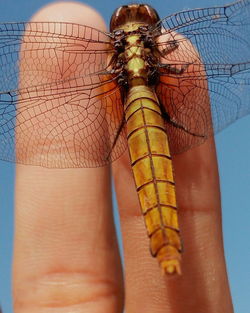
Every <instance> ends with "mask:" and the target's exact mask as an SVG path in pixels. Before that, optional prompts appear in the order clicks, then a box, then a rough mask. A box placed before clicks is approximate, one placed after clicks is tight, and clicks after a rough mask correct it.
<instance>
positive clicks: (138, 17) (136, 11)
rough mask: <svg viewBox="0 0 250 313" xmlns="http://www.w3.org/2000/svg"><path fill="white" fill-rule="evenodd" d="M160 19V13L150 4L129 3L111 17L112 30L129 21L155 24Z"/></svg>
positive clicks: (121, 26)
mask: <svg viewBox="0 0 250 313" xmlns="http://www.w3.org/2000/svg"><path fill="white" fill-rule="evenodd" d="M159 20H160V18H159V15H158V13H157V12H156V11H155V9H153V8H152V7H151V6H149V5H148V4H128V5H123V6H121V7H119V8H118V9H116V10H115V12H114V13H113V15H112V17H111V19H110V32H113V31H114V30H116V29H120V28H123V27H124V25H126V24H128V23H131V22H132V23H135V24H138V26H139V25H153V24H155V23H156V22H158V21H159Z"/></svg>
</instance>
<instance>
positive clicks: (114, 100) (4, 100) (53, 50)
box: [0, 22, 126, 168]
mask: <svg viewBox="0 0 250 313" xmlns="http://www.w3.org/2000/svg"><path fill="white" fill-rule="evenodd" d="M112 53H113V49H112V45H111V44H110V42H109V37H108V35H106V34H105V33H103V32H101V31H98V30H95V29H93V28H91V27H87V26H82V25H76V24H69V23H47V22H46V23H37V22H34V23H27V24H23V23H9V24H1V25H0V66H1V68H0V90H1V92H0V142H1V145H0V158H1V159H3V160H8V161H15V162H18V163H24V164H32V165H42V166H46V167H56V168H67V167H96V166H103V165H106V164H108V163H109V162H110V161H111V160H113V159H116V158H118V157H119V156H120V155H121V154H122V152H123V151H124V149H125V148H126V143H125V142H124V141H123V139H122V138H123V137H122V135H123V132H121V136H120V139H119V140H116V144H115V145H114V144H113V143H114V141H115V138H116V134H117V133H118V130H119V129H120V125H121V124H122V122H123V106H122V99H121V95H120V87H119V86H117V84H116V76H115V75H114V74H110V64H109V61H110V59H111V57H112Z"/></svg>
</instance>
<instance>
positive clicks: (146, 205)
mask: <svg viewBox="0 0 250 313" xmlns="http://www.w3.org/2000/svg"><path fill="white" fill-rule="evenodd" d="M125 118H126V122H127V139H128V146H129V153H130V159H131V165H132V170H133V174H134V179H135V184H136V190H137V193H138V196H139V201H140V206H141V210H142V214H143V216H144V220H145V224H146V227H147V232H148V236H149V237H150V249H151V253H152V255H153V256H154V257H157V259H158V261H159V263H160V264H161V267H162V268H163V270H164V272H167V273H175V272H177V273H179V274H180V272H181V269H180V259H181V256H180V252H181V241H180V236H179V225H178V217H177V205H176V195H175V183H174V176H173V166H172V159H171V155H170V151H169V145H168V137H167V133H166V131H165V128H164V121H163V118H162V115H161V110H160V107H159V103H158V100H157V98H156V96H155V94H154V92H153V91H152V90H151V89H150V88H149V87H147V86H143V85H141V86H134V87H132V88H131V89H130V90H129V92H128V96H127V101H126V104H125Z"/></svg>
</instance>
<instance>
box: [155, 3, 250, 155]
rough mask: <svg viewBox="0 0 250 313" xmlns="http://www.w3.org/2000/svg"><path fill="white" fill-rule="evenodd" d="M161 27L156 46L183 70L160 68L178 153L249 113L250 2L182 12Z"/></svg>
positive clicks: (168, 61) (162, 98)
mask: <svg viewBox="0 0 250 313" xmlns="http://www.w3.org/2000/svg"><path fill="white" fill-rule="evenodd" d="M162 26H163V30H162V35H161V36H160V37H159V38H158V45H157V48H158V49H159V50H160V51H162V52H165V51H170V52H168V53H165V54H164V53H163V54H164V57H163V58H162V64H172V67H173V68H176V69H181V68H183V69H184V71H183V72H181V73H179V74H177V73H174V72H173V71H171V72H170V71H169V69H166V68H164V67H161V68H160V73H161V78H160V84H159V85H158V87H157V93H158V95H159V98H160V102H161V103H162V104H163V106H164V107H165V109H166V111H167V112H168V113H169V116H170V120H171V119H172V120H173V121H174V123H172V124H171V123H167V127H168V130H169V132H170V134H171V145H172V150H173V152H175V153H177V152H182V151H184V150H187V149H189V148H191V147H193V146H195V145H197V144H200V143H202V142H203V141H204V140H205V139H206V138H208V136H210V135H212V134H213V133H216V132H218V131H220V130H222V129H223V128H225V127H226V126H228V125H229V124H231V123H232V122H234V121H235V120H237V119H238V118H240V117H242V116H244V115H246V114H249V112H250V1H249V0H243V1H238V2H235V3H233V4H231V5H228V6H225V7H214V8H208V9H197V10H190V11H184V12H180V13H177V14H175V15H172V16H169V17H167V18H165V19H163V20H162V25H161V26H160V25H158V29H159V28H160V27H162ZM176 44H177V48H176V49H173V50H172V51H171V49H170V47H171V46H173V45H176ZM208 96H209V97H208ZM210 112H211V113H210ZM211 116H212V119H211ZM174 125H179V126H180V127H176V126H174Z"/></svg>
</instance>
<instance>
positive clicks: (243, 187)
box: [0, 0, 250, 313]
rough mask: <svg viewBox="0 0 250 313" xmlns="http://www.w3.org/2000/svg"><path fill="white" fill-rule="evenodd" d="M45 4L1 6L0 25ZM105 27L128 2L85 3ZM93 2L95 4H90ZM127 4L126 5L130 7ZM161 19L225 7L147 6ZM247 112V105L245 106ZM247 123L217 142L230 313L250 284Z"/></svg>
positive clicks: (1, 274) (3, 192)
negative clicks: (189, 10)
mask: <svg viewBox="0 0 250 313" xmlns="http://www.w3.org/2000/svg"><path fill="white" fill-rule="evenodd" d="M49 2H52V1H46V0H32V1H30V0H22V1H20V0H8V1H6V0H0V22H2V21H27V20H29V18H30V17H31V15H32V14H33V13H35V11H36V10H38V9H39V8H40V7H42V6H43V5H45V4H47V3H49ZM85 2H86V3H88V4H90V5H92V6H93V7H94V8H96V9H97V10H98V11H99V12H100V13H101V14H102V15H103V17H104V18H105V20H106V22H107V23H108V21H109V17H110V15H111V14H112V12H113V10H114V9H115V8H116V7H117V6H119V5H122V4H127V3H128V1H121V2H119V1H113V0H105V1H103V0H95V1H90V0H88V1H85ZM93 2H94V3H93ZM129 2H131V1H129ZM146 2H147V3H148V4H151V5H152V6H153V7H154V8H155V9H156V10H157V11H158V12H159V13H160V15H161V17H164V16H166V15H169V14H171V13H174V12H177V11H180V10H183V9H187V8H195V7H197V6H199V7H208V6H213V5H221V4H225V3H226V0H199V1H197V0H175V1H170V0H154V1H151V0H148V1H146ZM248 106H250V104H248ZM249 134H250V117H249V116H248V117H245V118H243V119H241V120H240V121H238V122H236V123H235V124H233V125H231V126H230V127H229V128H227V129H226V130H224V131H223V132H222V133H220V134H219V135H217V136H216V141H217V152H218V161H219V168H220V178H221V193H222V207H223V229H224V242H225V253H226V259H227V267H228V273H229V280H230V285H231V291H232V296H233V302H234V306H235V313H248V312H249V283H250V243H249V238H250V226H249V221H250V204H249V194H250V168H249V165H250V140H249ZM13 190H14V166H13V165H12V164H9V163H6V162H1V161H0V302H1V304H2V307H3V311H4V313H12V307H11V255H12V239H13V204H14V201H13V200H14V193H13Z"/></svg>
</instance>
